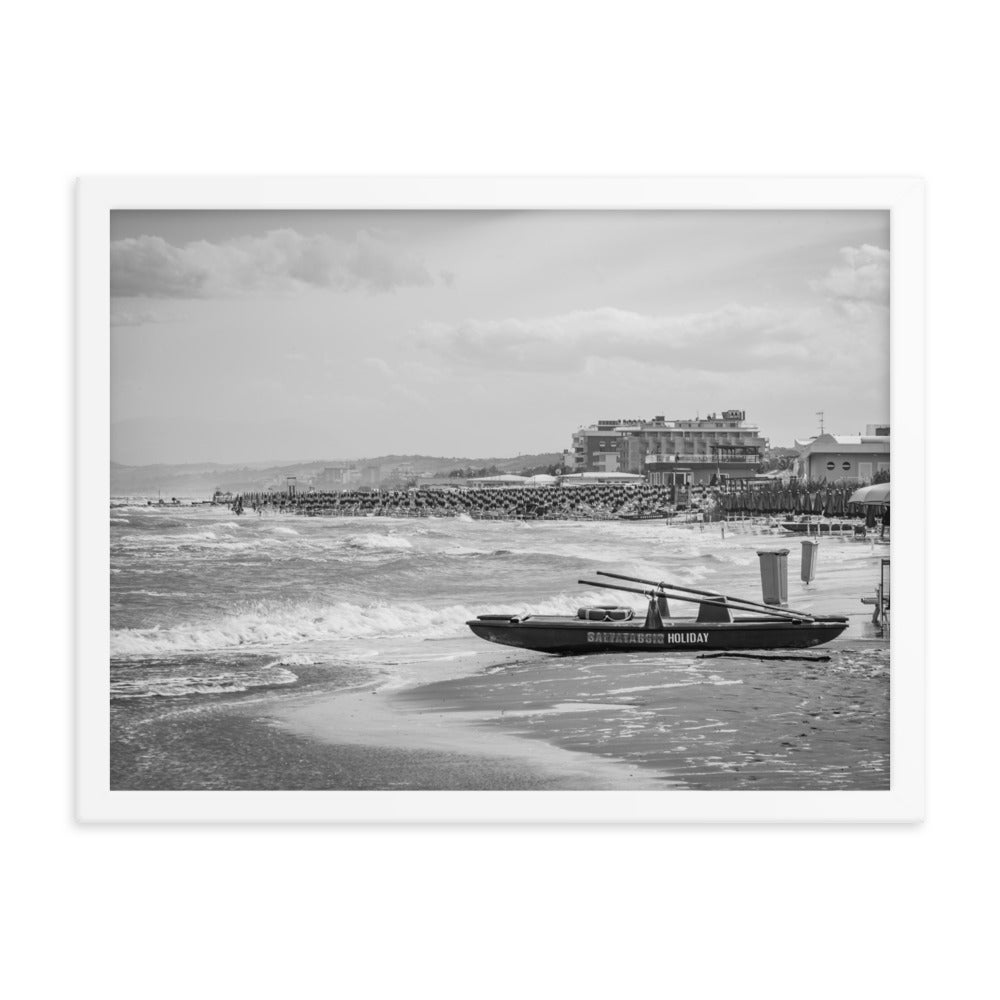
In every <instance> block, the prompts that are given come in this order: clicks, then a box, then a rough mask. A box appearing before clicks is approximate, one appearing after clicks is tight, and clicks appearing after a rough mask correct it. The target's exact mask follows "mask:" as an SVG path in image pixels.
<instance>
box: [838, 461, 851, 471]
mask: <svg viewBox="0 0 1000 1000" xmlns="http://www.w3.org/2000/svg"><path fill="white" fill-rule="evenodd" d="M840 467H841V468H842V469H843V470H844V472H850V471H851V463H850V462H844V463H843V464H842V465H841V466H840Z"/></svg>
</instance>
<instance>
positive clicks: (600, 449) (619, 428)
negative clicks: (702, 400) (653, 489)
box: [572, 410, 767, 486]
mask: <svg viewBox="0 0 1000 1000" xmlns="http://www.w3.org/2000/svg"><path fill="white" fill-rule="evenodd" d="M766 448H767V440H766V439H765V438H763V437H761V434H760V429H759V428H758V427H757V425H756V424H748V423H747V422H746V412H745V411H744V410H724V411H723V412H722V413H721V414H715V413H712V414H710V415H709V416H707V417H704V418H696V419H694V420H667V419H666V417H663V416H656V417H653V419H652V420H600V421H598V422H597V424H595V425H593V426H591V427H581V428H580V430H578V431H577V432H576V433H575V434H574V435H573V453H572V458H573V465H572V471H573V472H630V473H636V474H639V475H642V476H644V477H645V478H646V480H647V481H648V482H649V483H651V484H653V485H655V486H673V485H677V486H681V485H697V484H711V483H718V482H721V481H723V480H726V479H749V478H752V477H753V476H755V475H756V474H757V472H758V471H759V470H760V463H761V460H762V457H763V452H764V450H765V449H766Z"/></svg>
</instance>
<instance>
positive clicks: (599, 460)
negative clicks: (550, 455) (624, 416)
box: [563, 420, 638, 473]
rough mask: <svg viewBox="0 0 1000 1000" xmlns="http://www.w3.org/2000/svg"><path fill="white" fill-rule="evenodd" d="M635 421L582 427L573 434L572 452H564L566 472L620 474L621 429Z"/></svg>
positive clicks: (609, 422) (612, 421)
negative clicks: (619, 447)
mask: <svg viewBox="0 0 1000 1000" xmlns="http://www.w3.org/2000/svg"><path fill="white" fill-rule="evenodd" d="M637 422H638V421H635V420H598V421H597V423H596V424H591V425H590V426H589V427H581V428H580V429H579V430H577V431H576V432H574V434H573V447H572V449H571V451H568V452H563V464H564V465H565V466H566V471H567V472H570V473H573V472H619V471H620V470H619V468H618V443H619V441H620V440H621V434H620V433H619V428H620V427H621V426H622V425H624V424H634V423H637Z"/></svg>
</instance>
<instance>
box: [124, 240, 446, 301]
mask: <svg viewBox="0 0 1000 1000" xmlns="http://www.w3.org/2000/svg"><path fill="white" fill-rule="evenodd" d="M433 280H434V279H433V278H432V277H431V274H430V272H429V271H428V270H427V268H426V267H425V265H424V263H423V261H422V260H420V258H418V257H417V256H415V255H414V254H412V253H410V252H409V251H408V250H407V249H406V248H405V247H404V246H402V244H401V242H400V240H399V238H398V237H397V236H396V235H395V234H392V233H388V232H383V231H379V230H362V231H361V232H359V233H358V234H357V235H356V236H355V238H354V240H353V241H348V240H338V239H334V238H333V237H331V236H326V235H322V234H321V235H316V236H303V235H302V234H301V233H298V232H296V231H295V230H294V229H276V230H273V231H271V232H269V233H267V235H266V236H245V237H241V238H239V239H233V240H228V241H226V242H222V243H211V242H208V241H207V240H198V241H195V242H192V243H186V244H185V245H184V246H174V245H172V244H170V243H168V242H167V241H166V240H164V239H162V238H161V237H159V236H139V237H136V238H128V239H121V240H115V241H114V242H112V244H111V294H112V295H113V296H120V297H134V296H148V297H150V298H213V297H224V296H231V295H238V294H245V293H253V292H271V293H278V294H289V293H294V292H300V291H303V290H305V289H308V288H329V289H334V290H337V291H351V290H354V289H362V290H365V291H368V292H372V293H374V292H390V291H394V290H395V289H397V288H404V287H416V286H421V285H430V284H432V283H433Z"/></svg>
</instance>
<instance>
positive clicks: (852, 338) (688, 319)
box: [111, 211, 889, 464]
mask: <svg viewBox="0 0 1000 1000" xmlns="http://www.w3.org/2000/svg"><path fill="white" fill-rule="evenodd" d="M111 241H112V242H111V324H112V329H111V347H112V458H113V459H114V460H115V461H119V462H125V463H128V464H146V463H152V462H172V463H174V462H204V461H219V462H243V461H263V460H269V459H274V460H289V461H291V460H306V459H335V458H361V457H365V456H375V455H383V454H390V453H394V454H404V453H408V454H412V453H419V454H426V455H444V456H461V457H486V456H508V455H517V454H519V453H527V452H540V451H558V450H562V449H563V448H566V447H569V445H570V435H571V434H572V432H573V430H575V429H576V428H577V427H578V426H580V425H581V424H589V423H593V422H594V421H596V420H598V419H605V418H619V417H650V416H653V415H654V414H665V415H666V416H667V417H668V418H672V417H692V416H695V415H696V414H699V413H700V414H701V415H702V416H704V415H705V414H706V413H708V412H710V411H713V410H723V409H728V408H731V407H733V408H740V409H745V410H746V411H747V417H748V419H749V420H752V421H754V422H756V423H758V424H760V426H761V430H762V433H763V434H764V435H765V436H767V437H769V438H770V439H771V442H772V444H775V445H785V444H790V443H791V440H792V438H793V437H796V436H805V435H807V434H810V433H813V432H814V431H815V429H816V425H817V418H816V415H815V414H816V411H817V410H823V411H824V412H825V414H826V427H827V430H832V431H835V432H839V433H845V434H850V433H857V432H858V431H859V430H863V429H864V425H865V424H867V423H875V422H879V421H886V420H888V417H889V392H888V383H889V371H888V360H889V342H888V329H889V317H888V296H889V281H888V278H889V221H888V214H887V213H884V212H847V211H824V212H793V211H773V212H765V211H756V212H719V211H706V212H694V211H685V212H602V211H581V212H460V211H442V212H262V211H246V212H204V211H199V212H177V211H169V212H166V211H164V212H132V211H130V212H121V211H118V212H114V213H112V225H111Z"/></svg>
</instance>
